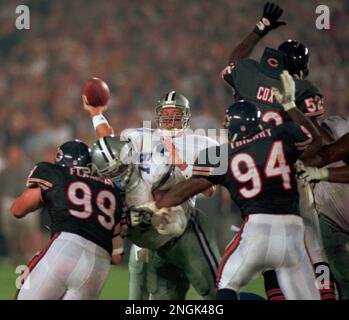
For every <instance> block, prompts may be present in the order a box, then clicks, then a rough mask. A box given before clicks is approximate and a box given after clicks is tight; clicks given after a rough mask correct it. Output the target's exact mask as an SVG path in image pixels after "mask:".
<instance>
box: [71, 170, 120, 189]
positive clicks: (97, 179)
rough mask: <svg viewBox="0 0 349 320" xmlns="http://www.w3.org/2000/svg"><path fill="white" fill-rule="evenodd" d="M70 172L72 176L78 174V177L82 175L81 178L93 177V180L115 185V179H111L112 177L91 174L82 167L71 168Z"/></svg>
mask: <svg viewBox="0 0 349 320" xmlns="http://www.w3.org/2000/svg"><path fill="white" fill-rule="evenodd" d="M69 173H70V175H72V176H78V177H81V178H86V179H91V180H94V181H98V182H102V183H104V184H105V185H107V186H111V187H115V185H114V183H113V181H111V180H110V179H105V178H101V177H95V176H91V175H89V174H88V173H86V172H84V170H83V169H80V168H70V171H69Z"/></svg>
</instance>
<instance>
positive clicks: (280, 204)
mask: <svg viewBox="0 0 349 320" xmlns="http://www.w3.org/2000/svg"><path fill="white" fill-rule="evenodd" d="M310 142H311V137H310V136H309V133H307V132H306V130H305V129H303V128H301V127H300V126H299V125H297V124H295V123H294V122H290V121H288V122H285V123H284V124H282V125H280V126H276V127H272V128H268V129H265V130H263V131H260V132H258V133H257V134H256V135H254V136H253V137H251V138H250V139H245V140H241V141H236V142H234V143H230V144H224V145H221V146H220V147H215V148H209V149H206V150H204V151H202V152H201V153H200V155H199V157H198V159H197V161H196V164H195V166H194V168H193V177H194V178H205V179H208V180H209V181H210V182H212V183H213V184H220V185H223V186H225V187H226V188H227V189H228V190H229V191H230V194H231V198H232V199H233V201H235V203H236V204H237V205H238V207H239V208H240V210H241V212H242V215H243V216H246V215H249V214H254V213H265V214H268V213H270V214H297V215H299V207H298V191H297V184H296V179H295V171H294V163H295V162H296V160H297V159H298V157H299V156H300V154H301V153H302V151H303V150H304V149H305V148H306V147H307V145H308V144H309V143H310ZM213 158H216V159H217V158H218V159H220V160H219V162H218V163H212V160H210V159H213Z"/></svg>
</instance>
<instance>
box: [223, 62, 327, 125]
mask: <svg viewBox="0 0 349 320" xmlns="http://www.w3.org/2000/svg"><path fill="white" fill-rule="evenodd" d="M233 67H234V68H233V70H232V73H231V74H229V75H226V76H224V79H225V81H226V82H228V83H229V85H230V86H232V87H233V91H234V96H235V99H237V100H240V99H244V100H247V101H249V102H252V103H254V104H255V105H256V106H257V107H258V108H259V109H260V110H261V112H262V120H263V121H264V122H265V123H269V124H272V125H279V124H281V123H282V122H284V120H289V119H288V118H287V114H286V112H285V111H284V109H283V107H282V106H281V105H280V104H279V103H278V102H277V101H276V100H275V98H274V97H273V94H272V87H276V88H278V89H279V90H281V89H282V82H281V80H280V76H279V75H274V76H270V75H267V74H266V73H265V72H264V69H263V66H262V65H261V63H258V62H257V61H255V60H252V59H241V60H239V61H238V62H236V63H235V64H233ZM294 81H295V85H296V94H295V103H296V105H297V107H298V108H299V109H300V110H301V111H302V112H303V113H304V114H305V115H306V116H309V117H313V118H319V117H321V116H323V114H324V107H323V98H322V94H321V93H320V91H319V90H318V88H316V87H315V86H314V85H313V84H312V83H311V82H310V81H307V80H300V79H294Z"/></svg>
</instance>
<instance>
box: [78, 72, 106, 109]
mask: <svg viewBox="0 0 349 320" xmlns="http://www.w3.org/2000/svg"><path fill="white" fill-rule="evenodd" d="M83 94H84V95H85V96H86V98H87V101H88V104H89V105H91V106H93V107H98V106H105V105H106V104H107V103H108V101H109V97H110V91H109V87H108V85H107V84H106V83H105V82H104V81H103V80H102V79H99V78H96V77H93V78H90V79H88V80H87V81H86V82H85V85H84V88H83Z"/></svg>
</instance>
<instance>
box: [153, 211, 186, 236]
mask: <svg viewBox="0 0 349 320" xmlns="http://www.w3.org/2000/svg"><path fill="white" fill-rule="evenodd" d="M171 209H172V210H171V213H163V214H162V215H161V218H160V219H161V220H162V223H160V224H159V225H157V226H154V227H155V229H156V230H157V231H158V232H159V234H161V235H172V236H175V237H179V236H181V235H182V234H183V232H184V230H185V228H186V227H187V223H188V220H187V218H186V216H185V213H184V212H183V209H182V207H181V206H176V207H173V208H171ZM161 220H160V221H161Z"/></svg>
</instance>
